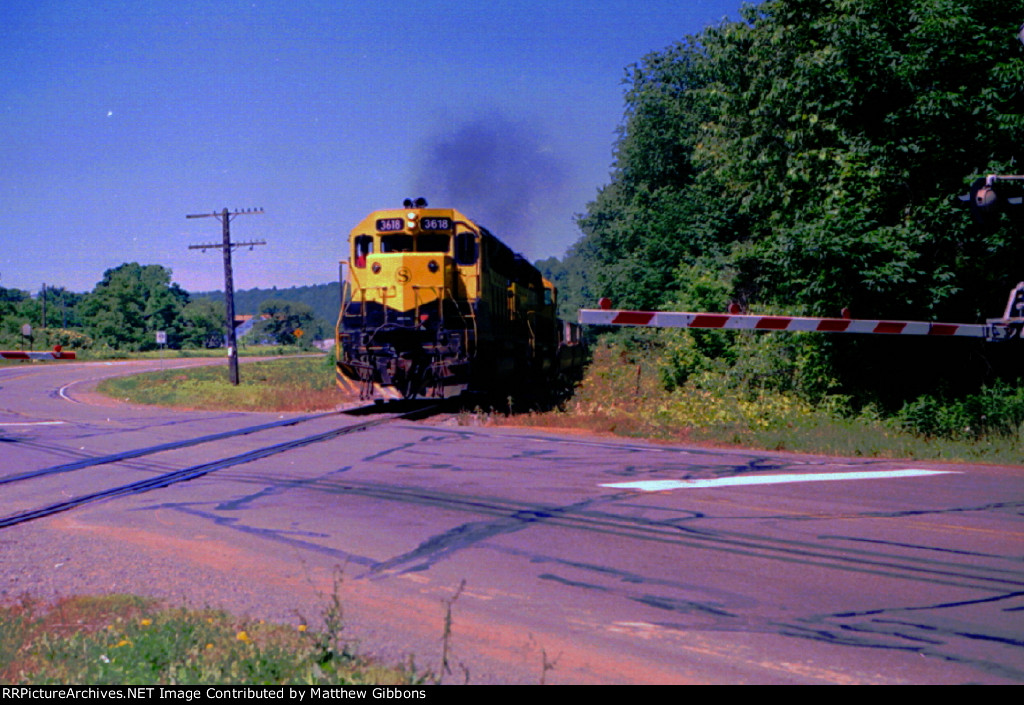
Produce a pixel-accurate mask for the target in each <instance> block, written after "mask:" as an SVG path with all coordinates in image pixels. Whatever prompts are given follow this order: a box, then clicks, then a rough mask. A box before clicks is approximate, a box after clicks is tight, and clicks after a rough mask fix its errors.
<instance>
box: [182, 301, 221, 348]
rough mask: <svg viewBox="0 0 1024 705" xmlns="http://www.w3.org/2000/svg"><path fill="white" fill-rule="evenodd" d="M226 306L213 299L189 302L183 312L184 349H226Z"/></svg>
mask: <svg viewBox="0 0 1024 705" xmlns="http://www.w3.org/2000/svg"><path fill="white" fill-rule="evenodd" d="M224 321H225V314H224V305H223V304H218V303H217V302H216V301H213V300H212V299H207V298H202V299H194V300H192V301H189V302H188V303H187V304H186V305H185V308H184V309H182V312H181V346H182V347H183V348H220V347H224Z"/></svg>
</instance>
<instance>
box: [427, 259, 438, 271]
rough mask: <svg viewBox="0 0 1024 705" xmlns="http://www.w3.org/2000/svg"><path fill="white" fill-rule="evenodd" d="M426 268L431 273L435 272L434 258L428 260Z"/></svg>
mask: <svg viewBox="0 0 1024 705" xmlns="http://www.w3.org/2000/svg"><path fill="white" fill-rule="evenodd" d="M427 269H429V270H430V273H431V274H436V273H437V270H438V266H437V262H435V261H434V260H430V261H429V262H427Z"/></svg>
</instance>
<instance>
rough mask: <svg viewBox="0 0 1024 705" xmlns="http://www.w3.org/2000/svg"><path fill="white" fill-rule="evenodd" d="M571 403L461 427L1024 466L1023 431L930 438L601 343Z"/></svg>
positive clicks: (487, 417)
mask: <svg viewBox="0 0 1024 705" xmlns="http://www.w3.org/2000/svg"><path fill="white" fill-rule="evenodd" d="M593 352H594V359H593V362H592V363H591V365H590V367H589V368H588V370H587V374H586V376H585V378H584V380H583V382H582V383H581V384H580V386H579V388H578V389H577V391H576V394H575V396H574V397H573V398H572V399H571V400H570V401H569V403H568V404H567V405H566V406H565V408H564V409H562V410H558V411H548V412H532V413H521V414H514V415H509V414H498V413H487V414H485V413H482V412H479V411H478V412H477V413H474V414H469V413H464V414H463V418H462V422H463V423H494V424H501V425H520V426H533V427H543V428H550V429H559V430H568V429H582V430H586V431H591V432H595V433H609V434H615V435H621V436H628V437H636V438H648V439H655V440H663V441H670V442H688V443H700V444H707V445H719V446H742V447H747V448H758V449H766V450H786V451H795V452H803V453H817V454H824V455H840V456H854V457H872V458H918V459H936V460H961V461H978V460H981V461H985V462H992V463H1004V464H1021V463H1022V462H1024V428H1018V429H1016V433H1009V434H989V435H985V436H980V437H978V438H974V439H952V438H941V437H930V436H926V435H922V434H915V433H910V432H907V431H906V430H904V429H903V428H902V427H901V426H900V423H899V422H898V420H896V419H886V418H883V417H881V416H880V415H878V414H872V413H871V412H870V411H867V412H862V413H861V414H859V415H856V416H849V415H846V414H844V413H843V411H844V410H843V409H841V408H840V407H839V405H837V406H836V407H835V408H831V407H829V406H828V405H827V404H826V405H823V406H817V407H816V406H812V405H810V404H808V403H807V402H805V401H803V400H801V399H799V398H797V397H795V396H791V395H786V394H781V393H777V392H776V393H765V394H759V395H755V396H753V397H750V396H742V395H740V394H737V393H730V392H728V391H723V392H719V393H714V394H712V393H710V392H708V391H704V390H699V389H695V388H693V387H683V388H679V389H676V390H673V391H671V392H669V391H666V390H665V389H664V387H663V385H662V384H661V381H660V376H659V374H658V370H657V369H656V367H655V363H654V362H652V360H651V359H650V358H645V357H643V356H637V357H634V356H631V355H628V354H626V353H625V352H624V351H623V350H622V349H620V348H617V347H614V346H606V345H599V346H597V347H596V348H595V350H594V351H593Z"/></svg>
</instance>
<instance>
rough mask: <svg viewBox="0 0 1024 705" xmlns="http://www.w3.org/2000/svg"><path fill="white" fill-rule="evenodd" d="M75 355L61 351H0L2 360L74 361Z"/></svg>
mask: <svg viewBox="0 0 1024 705" xmlns="http://www.w3.org/2000/svg"><path fill="white" fill-rule="evenodd" d="M76 357H77V355H76V354H75V353H73V352H64V351H62V350H0V359H2V360H74V359H75V358H76Z"/></svg>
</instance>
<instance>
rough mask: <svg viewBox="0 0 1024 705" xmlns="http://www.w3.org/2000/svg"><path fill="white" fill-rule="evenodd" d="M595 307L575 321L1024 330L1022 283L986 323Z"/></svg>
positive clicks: (906, 331)
mask: <svg viewBox="0 0 1024 705" xmlns="http://www.w3.org/2000/svg"><path fill="white" fill-rule="evenodd" d="M600 306H601V308H600V309H586V308H585V309H580V312H579V322H580V323H581V324H584V325H592V326H644V327H651V328H714V329H719V330H763V331H792V332H797V331H803V332H813V333H869V334H871V333H875V334H883V335H930V336H940V337H942V336H945V337H967V338H985V339H986V340H989V341H1002V340H1020V339H1021V338H1022V335H1021V331H1022V329H1024V282H1021V283H1019V284H1017V286H1016V287H1014V289H1013V290H1012V291H1011V292H1010V298H1009V300H1008V301H1007V303H1006V310H1005V311H1004V313H1003V317H1002V318H990V319H989V320H988V321H986V322H985V323H934V322H927V321H887V320H881V319H858V318H849V317H846V316H844V317H842V318H805V317H798V316H757V315H750V314H744V313H740V312H738V311H736V312H734V313H687V312H681V311H626V310H614V309H612V307H611V301H609V300H608V299H601V301H600Z"/></svg>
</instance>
